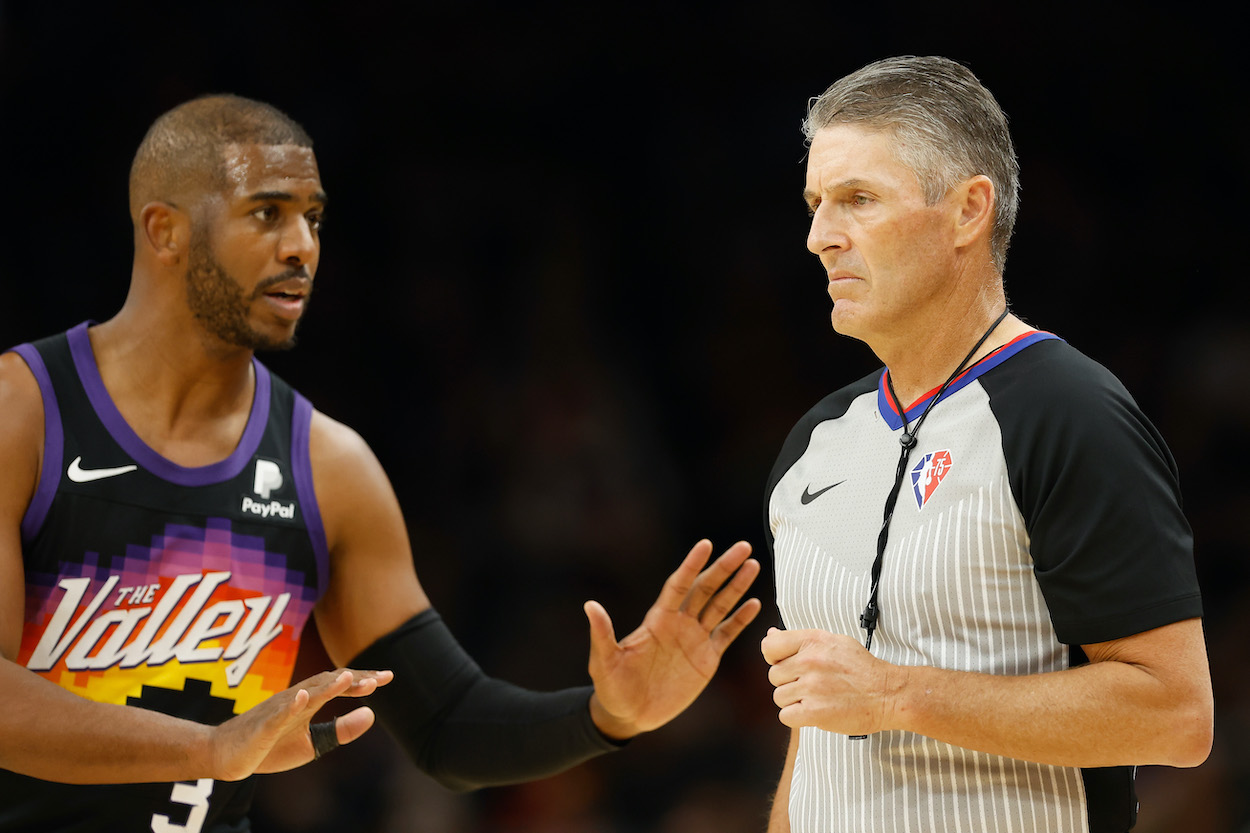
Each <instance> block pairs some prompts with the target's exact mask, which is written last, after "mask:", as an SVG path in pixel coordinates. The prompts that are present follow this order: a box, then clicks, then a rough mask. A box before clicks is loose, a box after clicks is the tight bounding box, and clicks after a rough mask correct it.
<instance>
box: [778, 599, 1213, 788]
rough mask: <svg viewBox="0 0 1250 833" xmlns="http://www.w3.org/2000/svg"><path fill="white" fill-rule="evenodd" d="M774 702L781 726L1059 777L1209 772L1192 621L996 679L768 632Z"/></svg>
mask: <svg viewBox="0 0 1250 833" xmlns="http://www.w3.org/2000/svg"><path fill="white" fill-rule="evenodd" d="M763 648H764V656H765V659H767V660H768V662H769V663H770V664H771V665H772V668H770V669H769V680H770V681H771V682H772V683H773V684H774V685H775V686H776V687H777V688H776V691H775V692H774V700H775V702H776V703H777V705H778V706H779V707H780V708H781V713H780V718H781V721H782V722H783V723H785V724H786V725H788V726H792V727H798V726H816V727H819V728H821V729H826V730H828V731H832V732H839V733H842V734H849V735H858V734H869V733H872V732H879V731H882V730H886V729H903V730H907V731H911V732H917V733H919V734H922V735H925V736H927V737H932V738H936V739H937V740H941V741H945V742H947V743H952V744H955V745H956V746H962V747H964V748H967V749H975V750H979V751H982V752H989V753H991V754H996V755H1004V756H1006V757H1010V758H1018V759H1021V760H1027V761H1037V762H1039V763H1045V764H1054V765H1058V766H1079V767H1105V766H1126V765H1147V764H1162V765H1167V766H1178V767H1191V766H1197V765H1198V764H1200V763H1202V762H1203V761H1204V760H1206V757H1207V755H1208V754H1209V753H1210V750H1211V743H1212V738H1213V732H1214V728H1213V713H1214V706H1213V699H1212V693H1211V680H1210V674H1209V670H1208V664H1207V656H1206V647H1205V643H1204V641H1203V635H1202V624H1201V620H1199V619H1187V620H1184V621H1181V622H1176V623H1173V624H1170V625H1165V626H1163V627H1159V628H1154V629H1152V630H1148V631H1145V632H1143V633H1139V634H1135V635H1133V636H1129V637H1125V638H1123V639H1116V640H1113V641H1110V642H1103V643H1099V644H1094V645H1086V646H1084V650H1085V652H1086V656H1087V657H1088V658H1089V660H1090V662H1089V663H1088V664H1086V665H1081V666H1078V667H1075V668H1068V669H1064V670H1062V671H1054V672H1050V673H1044V674H1034V675H1027V676H1002V675H991V674H977V673H970V672H964V671H951V670H947V669H939V668H931V667H904V666H896V665H891V664H889V663H886V662H883V661H882V660H879V659H877V658H875V657H873V656H872V655H871V654H869V653H868V652H867V651H865V650H864V648H863V646H862V645H860V644H859V643H858V642H856V641H855V640H853V639H851V638H849V637H845V636H840V635H834V634H829V633H826V632H823V631H789V632H787V631H777V630H773V631H770V632H769V634H768V636H767V637H765V640H764V646H763Z"/></svg>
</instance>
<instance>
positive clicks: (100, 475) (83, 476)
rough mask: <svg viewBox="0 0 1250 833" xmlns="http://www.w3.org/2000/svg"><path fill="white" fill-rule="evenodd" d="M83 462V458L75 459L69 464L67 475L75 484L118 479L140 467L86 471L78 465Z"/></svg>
mask: <svg viewBox="0 0 1250 833" xmlns="http://www.w3.org/2000/svg"><path fill="white" fill-rule="evenodd" d="M80 462H82V458H81V457H75V458H74V462H72V463H70V464H69V468H68V469H66V471H65V473H66V474H67V475H69V479H70V480H72V481H74V482H75V483H90V482H91V481H92V480H103V479H104V478H106V477H116V476H117V475H119V474H125V473H126V472H129V471H134V470H135V469H137V468H139V467H138V466H133V465H132V466H118V467H117V468H115V469H84V468H81V467H80V466H79V465H78V464H79V463H80Z"/></svg>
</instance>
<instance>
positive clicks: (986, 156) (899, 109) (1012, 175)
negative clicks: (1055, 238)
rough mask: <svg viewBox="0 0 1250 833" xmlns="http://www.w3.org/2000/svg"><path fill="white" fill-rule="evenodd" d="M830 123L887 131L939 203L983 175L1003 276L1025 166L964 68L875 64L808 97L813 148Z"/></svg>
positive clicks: (911, 59) (931, 61) (911, 62)
mask: <svg viewBox="0 0 1250 833" xmlns="http://www.w3.org/2000/svg"><path fill="white" fill-rule="evenodd" d="M833 124H859V125H863V126H866V127H869V128H871V129H878V130H888V131H889V132H890V133H891V134H892V136H893V139H894V142H893V144H894V153H895V155H896V157H897V159H898V160H899V162H901V163H902V164H904V165H906V166H907V167H908V168H910V169H911V170H912V171H913V172H914V173H915V174H916V178H917V179H918V180H919V181H920V186H921V188H922V189H923V191H924V195H925V200H926V201H927V202H928V203H929V204H930V205H933V204H935V203H936V202H937V201H938V200H940V199H941V198H942V196H943V195H945V194H946V192H947V191H949V190H950V189H951V188H952V187H953V186H955V185H957V184H958V183H960V182H962V181H963V180H965V179H968V178H969V177H973V176H977V175H981V174H983V175H985V176H987V177H989V179H990V181H991V182H993V183H994V228H993V231H992V232H991V235H990V248H991V253H992V256H993V258H994V265H995V266H996V267H997V268H998V270H999V272H1002V270H1003V268H1004V266H1005V265H1006V261H1007V247H1008V245H1009V244H1010V242H1011V232H1012V229H1013V228H1014V227H1015V224H1016V211H1017V209H1018V207H1019V204H1020V164H1019V162H1018V161H1017V159H1016V151H1015V148H1014V147H1013V145H1012V142H1011V133H1010V132H1009V131H1008V129H1007V115H1006V114H1005V113H1004V112H1003V110H1002V108H1001V107H999V106H998V102H997V101H996V100H995V99H994V96H993V95H991V94H990V91H989V90H987V89H986V88H985V87H984V86H983V85H982V84H981V82H980V81H979V80H978V79H977V77H976V76H975V75H973V74H972V72H971V71H970V70H969V69H968V68H967V67H965V66H963V65H961V64H958V63H956V62H955V61H952V60H950V59H948V58H941V57H923V58H922V57H915V56H910V55H908V56H902V57H897V58H887V59H885V60H881V61H876V62H874V63H871V64H869V65H867V66H865V67H863V68H862V69H859V70H856V71H855V72H853V73H851V74H850V75H847V76H846V77H844V78H842V79H840V80H838V81H836V82H834V84H833V85H832V86H831V87H829V89H827V90H825V91H824V92H823V93H821V94H820V95H819V96H816V97H815V98H813V99H811V101H810V102H809V105H808V110H807V118H806V119H804V120H803V133H804V135H805V136H806V137H807V141H808V143H809V144H810V143H811V141H812V139H813V138H814V137H815V135H816V133H817V131H819V130H820V129H822V128H825V127H829V126H830V125H833Z"/></svg>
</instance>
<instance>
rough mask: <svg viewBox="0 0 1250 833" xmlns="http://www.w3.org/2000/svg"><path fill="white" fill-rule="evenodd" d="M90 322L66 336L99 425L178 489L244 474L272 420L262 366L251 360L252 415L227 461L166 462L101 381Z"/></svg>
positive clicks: (139, 461) (82, 324)
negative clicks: (199, 463)
mask: <svg viewBox="0 0 1250 833" xmlns="http://www.w3.org/2000/svg"><path fill="white" fill-rule="evenodd" d="M90 323H91V322H89V321H84V322H83V323H81V324H79V325H78V326H77V327H74V328H73V329H72V330H70V331H69V332H67V333H66V336H67V338H68V339H69V349H70V354H71V355H72V356H73V357H74V367H75V368H77V370H78V378H79V379H80V380H82V386H83V388H84V389H85V390H86V391H87V399H88V400H89V401H90V402H91V407H92V408H94V409H95V412H96V415H97V416H99V418H100V422H102V423H104V427H105V429H107V430H108V432H109V434H110V435H111V436H112V437H113V439H114V441H116V442H117V444H118V445H119V446H121V447H122V450H123V451H125V452H126V453H127V454H129V455H130V456H131V457H132V458H134V460H135V462H137V463H138V464H139V465H141V466H143V468H145V469H147V470H148V471H149V472H151V473H152V474H154V475H156V476H157V477H159V478H161V479H162V480H167V481H169V482H170V483H174V484H176V485H178V486H208V485H211V484H213V483H221V482H224V481H226V480H230V479H232V478H234V477H236V476H238V474H239V472H241V471H243V469H244V467H245V466H247V464H248V462H249V461H250V460H251V459H252V455H253V454H254V453H256V449H257V447H258V446H259V445H260V439H261V436H262V435H263V434H264V432H265V423H266V422H267V421H268V420H269V371H268V370H267V369H266V368H265V366H264V365H263V364H261V363H260V362H259V361H257V360H256V359H255V358H254V357H253V359H252V369H253V370H254V372H255V374H256V392H255V394H254V396H253V398H252V412H251V414H250V415H249V416H248V419H247V427H246V428H244V429H243V436H242V437H241V438H240V439H239V444H238V445H237V446H236V447H235V449H234V451H233V452H231V454H230V456H229V457H227V458H225V459H224V460H219V461H217V462H216V463H212V464H210V465H207V466H197V467H194V468H188V467H186V466H180V465H178V464H177V463H175V462H173V461H171V460H167V459H166V458H165V457H163V456H161V455H160V454H159V453H157V452H156V451H155V450H153V449H152V448H151V446H149V445H148V444H147V443H145V442H144V441H143V440H142V439H140V437H139V435H138V434H136V433H135V432H134V429H132V428H131V427H130V426H129V425H128V424H127V423H126V420H125V418H123V417H122V415H121V412H120V411H118V410H117V406H116V405H114V404H113V399H112V397H110V396H109V393H108V390H107V389H106V388H105V387H104V380H103V379H101V378H100V369H99V368H98V367H97V366H96V363H95V354H94V353H93V352H92V350H91V340H90V338H89V337H88V336H87V326H88V325H89V324H90Z"/></svg>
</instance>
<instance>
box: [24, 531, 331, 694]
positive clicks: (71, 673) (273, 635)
mask: <svg viewBox="0 0 1250 833" xmlns="http://www.w3.org/2000/svg"><path fill="white" fill-rule="evenodd" d="M27 588H28V589H27V598H26V612H27V617H26V623H25V627H24V629H23V632H22V645H21V652H20V654H19V658H18V661H19V662H20V663H21V664H22V665H25V666H26V667H28V668H29V669H31V670H32V671H35V672H36V673H38V674H40V675H42V676H43V677H45V678H47V679H49V680H51V681H52V682H54V683H57V684H58V685H60V686H62V687H63V688H66V689H69V690H70V691H73V692H75V693H76V694H80V695H82V696H84V697H87V698H89V699H92V700H97V701H100V702H104V703H118V704H124V703H126V702H127V698H141V697H143V696H144V695H143V694H142V692H143V691H144V690H146V689H145V687H147V688H148V689H152V688H160V689H166V690H170V691H183V690H184V688H185V687H186V683H187V681H188V680H201V681H203V682H205V683H207V684H208V686H209V690H210V692H211V695H212V697H214V698H219V699H221V700H225V701H229V702H230V703H231V704H232V705H233V710H234V712H235V713H241V712H243V711H246V710H247V709H249V708H251V707H252V706H254V705H256V704H257V703H259V702H261V701H263V700H265V699H266V698H268V697H269V696H270V695H272V694H273V693H275V692H277V691H281V690H282V689H284V688H286V687H287V685H289V684H290V679H291V672H292V669H293V668H294V665H295V655H296V652H297V651H298V649H299V635H300V633H301V632H302V630H303V626H304V623H305V622H306V621H307V619H308V615H309V613H310V612H311V611H312V608H313V605H314V603H315V601H316V588H315V587H313V586H309V583H308V582H307V580H306V576H305V575H304V573H303V572H302V571H299V570H289V569H287V567H286V557H285V556H284V555H282V554H280V553H272V552H266V551H265V548H264V541H263V540H262V539H261V538H259V537H256V536H252V535H245V534H240V533H235V532H233V531H232V529H231V524H230V521H229V520H227V519H223V518H210V519H208V521H207V525H206V528H199V527H196V526H189V525H182V524H169V525H167V526H166V527H165V530H164V534H163V535H158V536H153V538H152V541H151V543H150V545H148V546H141V545H135V544H131V545H128V546H127V547H126V554H125V555H124V556H113V557H111V558H110V557H102V556H101V555H100V554H99V553H94V552H88V553H86V554H85V557H84V558H83V561H82V563H62V565H61V573H60V574H59V575H48V574H36V575H28V576H27ZM132 702H133V700H132Z"/></svg>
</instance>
